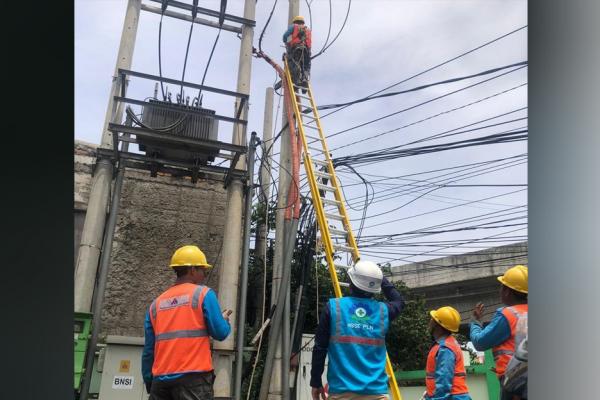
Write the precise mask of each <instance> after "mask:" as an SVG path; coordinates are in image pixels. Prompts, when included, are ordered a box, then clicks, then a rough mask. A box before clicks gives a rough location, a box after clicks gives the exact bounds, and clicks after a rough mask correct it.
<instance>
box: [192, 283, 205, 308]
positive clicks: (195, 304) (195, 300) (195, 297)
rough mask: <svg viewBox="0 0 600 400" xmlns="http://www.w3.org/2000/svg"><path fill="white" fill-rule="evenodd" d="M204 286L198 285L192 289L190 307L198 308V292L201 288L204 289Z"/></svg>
mask: <svg viewBox="0 0 600 400" xmlns="http://www.w3.org/2000/svg"><path fill="white" fill-rule="evenodd" d="M204 288H205V286H202V285H198V287H196V289H195V290H194V294H193V295H192V308H198V303H199V302H200V294H201V293H202V290H204Z"/></svg>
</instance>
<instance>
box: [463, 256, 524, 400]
mask: <svg viewBox="0 0 600 400" xmlns="http://www.w3.org/2000/svg"><path fill="white" fill-rule="evenodd" d="M498 280H499V281H500V283H501V286H500V299H501V301H502V303H503V304H505V305H506V307H501V308H499V309H497V310H496V313H495V314H494V316H493V318H492V321H491V322H490V323H489V324H488V325H487V326H486V327H485V328H483V325H482V323H481V319H482V317H483V312H484V305H483V304H482V303H478V304H477V305H476V306H475V309H474V310H473V322H471V327H470V329H471V335H470V336H471V342H473V346H475V349H477V350H479V351H485V350H488V349H490V348H491V349H492V353H493V355H494V361H495V363H496V367H495V372H496V375H497V376H498V379H500V381H501V382H502V381H503V379H502V378H503V377H504V372H505V371H506V366H507V365H508V363H509V361H510V360H511V359H512V357H513V355H514V353H515V348H516V346H515V338H516V336H517V325H523V324H522V323H523V322H524V323H525V325H526V323H527V314H528V310H529V308H528V304H527V296H528V269H527V267H525V266H523V265H516V266H514V267H512V268H510V269H508V270H507V271H506V272H505V273H504V275H503V276H500V277H498ZM519 321H521V324H519ZM526 398H527V394H526V393H518V394H515V393H506V392H505V391H503V393H502V396H501V399H502V400H521V399H526Z"/></svg>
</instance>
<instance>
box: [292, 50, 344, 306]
mask: <svg viewBox="0 0 600 400" xmlns="http://www.w3.org/2000/svg"><path fill="white" fill-rule="evenodd" d="M285 77H286V81H287V84H288V87H289V88H290V91H293V87H294V86H293V84H292V78H291V75H290V70H289V67H288V64H287V59H286V60H285ZM294 94H295V93H290V98H292V99H293V100H292V107H293V108H294V113H295V115H296V120H297V122H298V131H299V133H300V137H301V140H302V145H303V147H304V155H303V157H304V168H306V172H307V180H308V183H309V186H310V192H311V195H312V197H313V205H314V206H315V210H316V214H317V221H318V225H319V229H320V230H321V233H322V237H323V244H324V245H325V258H326V259H327V265H328V267H329V274H330V275H331V280H332V282H333V290H334V292H335V296H336V297H338V298H339V297H342V290H341V288H340V282H339V280H338V277H337V272H336V270H335V266H334V260H333V253H334V249H333V243H332V242H331V235H330V234H329V225H328V224H327V220H326V218H325V211H324V209H323V204H322V203H321V201H320V196H319V189H318V187H317V182H316V179H315V175H314V170H313V165H312V161H311V158H310V152H309V151H308V150H307V149H308V143H307V142H306V137H305V136H304V127H303V126H302V119H301V118H299V114H300V112H299V111H300V110H299V109H298V103H297V102H296V97H295V96H294ZM317 199H318V200H317ZM323 234H324V235H323Z"/></svg>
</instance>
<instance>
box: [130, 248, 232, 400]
mask: <svg viewBox="0 0 600 400" xmlns="http://www.w3.org/2000/svg"><path fill="white" fill-rule="evenodd" d="M170 267H171V268H172V269H173V270H174V271H175V274H176V275H177V278H176V280H175V283H174V284H173V286H171V287H170V288H169V289H167V290H166V291H165V292H164V293H162V294H161V295H160V296H158V297H157V298H156V299H155V300H154V301H153V302H152V304H151V305H150V307H149V309H148V311H147V313H146V321H145V323H144V331H145V335H144V336H145V342H144V350H143V353H142V376H143V379H144V383H145V385H146V391H147V392H148V393H150V398H149V400H194V399H212V398H213V396H214V394H213V387H212V385H213V381H214V377H215V376H214V372H213V364H212V359H211V350H210V341H209V337H212V338H214V339H216V340H224V339H225V338H226V337H227V336H228V335H229V333H230V332H231V327H230V325H229V315H230V314H231V311H230V310H224V311H223V312H221V309H220V306H219V303H218V301H217V296H216V295H215V292H214V291H212V290H211V289H209V288H208V287H207V286H203V285H202V283H203V282H204V280H205V279H206V270H207V269H209V268H211V265H210V264H208V263H207V261H206V256H205V255H204V253H203V252H202V251H201V250H200V249H199V248H198V247H197V246H191V245H190V246H183V247H180V248H179V249H177V250H176V251H175V253H173V256H172V258H171V264H170Z"/></svg>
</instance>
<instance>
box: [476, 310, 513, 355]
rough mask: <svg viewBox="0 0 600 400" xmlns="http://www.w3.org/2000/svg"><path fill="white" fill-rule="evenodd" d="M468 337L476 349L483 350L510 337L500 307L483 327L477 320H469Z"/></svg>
mask: <svg viewBox="0 0 600 400" xmlns="http://www.w3.org/2000/svg"><path fill="white" fill-rule="evenodd" d="M470 331H471V332H470V337H471V342H473V346H474V347H475V349H477V350H478V351H485V350H488V349H491V348H492V347H495V346H498V345H500V344H502V343H504V342H505V341H506V340H508V338H510V325H509V324H508V321H507V320H506V317H505V316H504V315H503V314H502V308H499V309H497V310H496V313H495V314H494V317H493V318H492V321H491V322H490V323H489V324H488V325H487V326H486V327H485V328H483V327H482V326H481V324H480V323H479V322H471V325H470Z"/></svg>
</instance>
